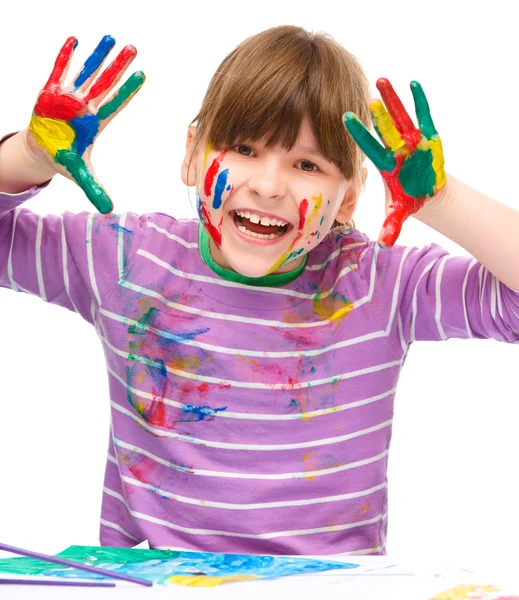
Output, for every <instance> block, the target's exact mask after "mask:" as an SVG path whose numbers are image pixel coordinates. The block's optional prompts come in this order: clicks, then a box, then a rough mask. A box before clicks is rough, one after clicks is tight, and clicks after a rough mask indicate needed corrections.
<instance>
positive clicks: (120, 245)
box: [117, 213, 126, 281]
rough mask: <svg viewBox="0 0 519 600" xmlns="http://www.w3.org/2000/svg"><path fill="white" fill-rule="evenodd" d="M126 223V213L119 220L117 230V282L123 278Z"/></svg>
mask: <svg viewBox="0 0 519 600" xmlns="http://www.w3.org/2000/svg"><path fill="white" fill-rule="evenodd" d="M125 223H126V213H125V214H122V215H121V216H120V218H119V229H118V232H117V273H118V275H119V281H120V280H121V279H122V278H123V277H124V225H125Z"/></svg>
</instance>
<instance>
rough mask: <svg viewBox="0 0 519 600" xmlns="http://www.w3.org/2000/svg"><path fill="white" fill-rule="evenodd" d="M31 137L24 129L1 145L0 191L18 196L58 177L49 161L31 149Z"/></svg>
mask: <svg viewBox="0 0 519 600" xmlns="http://www.w3.org/2000/svg"><path fill="white" fill-rule="evenodd" d="M30 135H31V134H30V133H29V131H28V130H27V129H24V130H22V131H19V132H18V133H16V134H15V135H13V136H10V137H9V138H7V139H5V140H4V141H3V142H2V143H0V191H2V192H7V193H9V194H17V193H20V192H24V191H26V190H28V189H30V188H31V187H34V186H38V185H41V184H43V183H45V182H47V181H49V179H52V178H53V177H54V175H56V173H57V171H56V169H54V168H53V167H52V165H51V164H50V163H49V161H48V160H47V159H46V158H45V157H44V156H43V155H41V154H38V153H37V150H36V151H35V149H32V148H31V142H30V141H29V136H30ZM32 142H33V143H34V144H36V141H35V140H32Z"/></svg>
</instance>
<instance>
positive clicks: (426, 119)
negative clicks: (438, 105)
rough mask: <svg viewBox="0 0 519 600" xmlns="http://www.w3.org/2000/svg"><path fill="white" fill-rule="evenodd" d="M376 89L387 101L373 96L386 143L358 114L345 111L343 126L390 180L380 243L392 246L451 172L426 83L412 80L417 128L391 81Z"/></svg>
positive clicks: (373, 108) (378, 127) (372, 106)
mask: <svg viewBox="0 0 519 600" xmlns="http://www.w3.org/2000/svg"><path fill="white" fill-rule="evenodd" d="M377 88H378V90H379V92H380V95H381V96H382V100H383V101H384V103H383V102H382V101H381V100H374V101H373V102H371V104H370V111H371V116H372V119H373V123H374V126H375V130H376V132H377V134H378V136H379V137H380V139H381V141H382V142H383V144H384V146H382V145H381V144H380V143H379V142H378V141H377V140H376V139H375V138H374V137H373V136H372V135H371V134H370V132H369V131H368V130H367V129H366V128H365V127H364V125H363V124H362V123H361V122H360V121H359V120H358V118H357V117H356V115H355V114H354V113H352V112H347V113H346V114H345V115H344V125H345V127H346V129H347V130H348V131H349V133H350V134H351V136H352V137H353V139H354V140H355V142H356V143H357V145H358V146H359V148H360V149H361V150H362V151H363V152H364V154H366V156H367V157H368V158H369V159H370V160H371V161H372V162H373V164H374V165H375V167H376V168H377V169H378V170H379V171H380V173H381V175H382V177H383V178H384V181H385V182H386V184H387V188H388V190H389V194H390V199H389V203H388V206H387V207H386V219H385V221H384V224H383V226H382V230H381V232H380V235H379V238H378V243H379V245H380V246H381V247H383V248H389V247H391V246H393V244H394V243H395V242H396V240H397V238H398V236H399V234H400V231H401V229H402V225H403V223H404V221H405V220H406V219H407V218H408V217H409V216H410V215H412V214H413V213H415V212H417V211H418V210H420V208H421V207H422V206H423V204H424V202H425V201H426V200H427V199H429V198H432V196H434V195H435V194H436V193H437V192H438V190H440V189H441V188H442V187H443V186H444V185H445V180H446V175H445V169H444V159H443V150H442V143H441V140H440V137H439V135H438V132H437V131H436V128H435V127H434V123H433V120H432V118H431V113H430V111H429V104H428V102H427V98H426V96H425V94H424V91H423V89H422V86H421V85H420V84H419V83H418V82H417V81H412V82H411V92H412V94H413V98H414V104H415V110H416V116H417V119H418V125H419V128H416V127H415V126H414V124H413V121H412V120H411V118H410V117H409V115H408V113H407V111H406V110H405V108H404V106H403V104H402V102H401V101H400V98H399V97H398V96H397V94H396V92H395V90H394V89H393V86H392V85H391V84H390V83H389V81H388V80H387V79H384V78H381V79H379V80H378V81H377ZM384 104H385V106H384ZM386 107H387V108H386Z"/></svg>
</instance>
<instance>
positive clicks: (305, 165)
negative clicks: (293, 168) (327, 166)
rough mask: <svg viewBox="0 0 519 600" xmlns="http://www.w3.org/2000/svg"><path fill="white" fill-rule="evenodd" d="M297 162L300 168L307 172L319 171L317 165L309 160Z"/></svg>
mask: <svg viewBox="0 0 519 600" xmlns="http://www.w3.org/2000/svg"><path fill="white" fill-rule="evenodd" d="M297 164H298V165H301V170H302V171H306V172H307V173H312V172H314V171H319V167H318V166H317V165H316V164H314V163H313V162H310V161H309V160H300V161H299V162H298V163H297Z"/></svg>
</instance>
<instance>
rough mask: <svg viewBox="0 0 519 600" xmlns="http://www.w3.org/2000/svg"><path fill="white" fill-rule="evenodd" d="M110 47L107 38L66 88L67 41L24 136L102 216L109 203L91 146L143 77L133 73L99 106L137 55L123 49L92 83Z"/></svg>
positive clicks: (70, 46) (71, 45)
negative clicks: (97, 174) (77, 188)
mask: <svg viewBox="0 0 519 600" xmlns="http://www.w3.org/2000/svg"><path fill="white" fill-rule="evenodd" d="M114 44H115V40H114V38H113V37H111V36H109V35H107V36H105V37H104V38H103V39H102V40H101V42H100V43H99V44H98V46H97V48H96V49H95V50H94V52H93V53H92V54H91V55H90V56H89V57H88V58H87V60H86V61H85V63H84V65H83V68H82V69H81V70H80V72H79V73H78V75H77V76H76V77H75V79H74V81H73V83H71V84H68V85H65V83H64V82H65V78H66V76H67V72H68V68H69V66H70V62H71V59H72V54H73V52H74V50H75V48H76V46H77V39H76V38H75V37H69V38H68V39H67V41H66V42H65V44H64V45H63V47H62V48H61V50H60V52H59V54H58V57H57V59H56V62H55V64H54V69H53V70H52V73H51V75H50V77H49V80H48V81H47V83H46V84H45V87H44V88H43V90H42V91H41V92H40V94H39V96H38V100H37V102H36V106H35V107H34V111H33V114H32V118H31V122H30V125H29V128H28V133H27V137H28V140H27V141H28V144H29V147H30V148H31V149H32V150H33V151H34V152H35V153H36V154H37V155H42V154H41V153H43V155H44V156H45V158H46V160H49V159H50V160H51V161H52V163H53V168H55V169H56V171H57V172H59V173H61V174H63V175H65V176H66V177H68V178H69V179H72V180H74V181H75V182H76V183H77V184H78V185H79V186H80V187H81V189H82V190H83V191H84V192H85V194H86V195H87V197H88V199H89V200H90V201H91V202H92V204H93V205H94V206H95V207H96V208H97V210H98V211H99V212H101V213H103V214H106V213H109V212H111V211H112V209H113V204H112V201H111V200H110V198H109V196H108V194H107V193H106V191H105V190H104V189H103V187H102V186H101V185H100V183H99V181H98V180H97V178H96V175H95V173H94V171H93V169H92V165H91V163H90V155H91V152H92V146H93V143H94V141H95V140H96V138H97V136H98V135H99V133H100V132H101V131H102V130H103V129H104V128H105V127H106V125H107V124H108V123H109V122H110V121H111V120H112V119H113V118H114V117H115V116H116V115H117V114H118V113H119V112H120V111H121V110H122V109H123V108H124V107H125V106H126V104H127V103H128V102H129V101H130V99H131V98H132V97H133V95H134V94H135V93H136V92H137V91H138V90H139V89H140V87H141V86H142V84H143V83H144V79H145V77H144V74H143V73H142V72H140V71H139V72H136V73H134V74H133V75H131V76H130V77H129V78H128V79H127V80H126V82H125V83H124V84H123V85H122V86H121V87H120V88H119V89H118V90H117V91H116V92H114V93H112V95H111V97H110V98H109V99H108V100H107V101H106V102H103V100H104V99H105V98H106V97H107V96H108V94H110V92H112V90H113V89H114V87H115V86H116V85H117V83H118V82H119V80H120V79H121V77H122V76H123V74H124V72H125V71H126V69H127V67H128V66H129V64H130V63H131V62H132V60H133V59H134V58H135V56H136V54H137V50H136V49H135V47H134V46H125V47H124V48H123V49H122V50H121V52H120V53H119V55H118V56H117V57H116V58H115V60H114V61H113V62H112V63H111V64H110V65H109V66H108V67H107V68H106V69H105V70H104V71H103V73H102V74H101V75H100V76H99V78H97V79H96V76H97V74H98V72H99V71H100V69H101V66H102V64H103V62H104V60H105V58H106V57H107V56H108V53H109V52H110V50H111V49H112V48H113V46H114ZM94 80H95V81H94ZM29 132H30V133H29ZM31 138H32V139H31ZM35 142H36V143H35Z"/></svg>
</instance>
